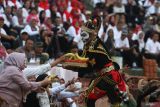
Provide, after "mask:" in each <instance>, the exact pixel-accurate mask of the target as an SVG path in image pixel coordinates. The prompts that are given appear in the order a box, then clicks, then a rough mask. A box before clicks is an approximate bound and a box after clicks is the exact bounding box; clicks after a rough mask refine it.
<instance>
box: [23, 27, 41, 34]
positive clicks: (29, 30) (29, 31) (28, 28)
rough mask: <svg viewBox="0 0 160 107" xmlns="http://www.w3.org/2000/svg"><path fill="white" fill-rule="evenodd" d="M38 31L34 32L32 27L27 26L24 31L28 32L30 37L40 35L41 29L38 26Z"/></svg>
mask: <svg viewBox="0 0 160 107" xmlns="http://www.w3.org/2000/svg"><path fill="white" fill-rule="evenodd" d="M36 29H37V30H36V31H33V30H32V29H31V26H30V25H26V26H25V28H24V31H26V32H27V33H28V34H29V35H30V36H34V35H38V34H39V27H38V26H36Z"/></svg>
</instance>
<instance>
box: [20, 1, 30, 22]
mask: <svg viewBox="0 0 160 107" xmlns="http://www.w3.org/2000/svg"><path fill="white" fill-rule="evenodd" d="M30 8H31V1H30V0H26V1H24V6H23V8H22V15H23V18H24V20H25V22H27V17H28V16H29V12H30Z"/></svg>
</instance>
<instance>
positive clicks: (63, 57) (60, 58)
mask: <svg viewBox="0 0 160 107" xmlns="http://www.w3.org/2000/svg"><path fill="white" fill-rule="evenodd" d="M66 58H67V57H66V56H65V55H62V56H60V57H59V58H58V59H57V60H58V62H59V63H61V62H63V61H64V60H65V59H66Z"/></svg>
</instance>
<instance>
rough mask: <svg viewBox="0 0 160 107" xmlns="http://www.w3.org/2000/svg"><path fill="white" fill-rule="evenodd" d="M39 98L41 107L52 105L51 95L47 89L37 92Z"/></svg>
mask: <svg viewBox="0 0 160 107" xmlns="http://www.w3.org/2000/svg"><path fill="white" fill-rule="evenodd" d="M37 99H38V100H39V105H40V107H50V102H49V97H48V94H47V92H46V91H45V92H43V93H37Z"/></svg>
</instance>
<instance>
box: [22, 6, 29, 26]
mask: <svg viewBox="0 0 160 107" xmlns="http://www.w3.org/2000/svg"><path fill="white" fill-rule="evenodd" d="M22 15H23V17H24V20H25V23H26V22H27V17H28V16H29V11H28V10H27V9H26V8H22Z"/></svg>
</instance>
